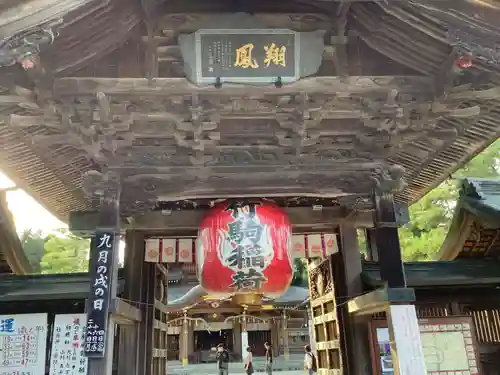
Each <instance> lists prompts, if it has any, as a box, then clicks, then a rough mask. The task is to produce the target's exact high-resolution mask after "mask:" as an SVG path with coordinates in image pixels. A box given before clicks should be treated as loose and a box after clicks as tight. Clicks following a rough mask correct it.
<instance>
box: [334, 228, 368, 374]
mask: <svg viewBox="0 0 500 375" xmlns="http://www.w3.org/2000/svg"><path fill="white" fill-rule="evenodd" d="M340 253H341V254H342V262H341V265H342V268H343V269H342V270H341V272H340V273H341V274H342V277H341V280H339V278H338V277H336V281H337V285H338V286H337V287H338V288H340V294H343V295H345V296H346V297H349V298H354V297H357V296H359V295H361V294H362V293H363V283H362V280H361V273H362V271H363V269H362V261H361V253H360V249H359V242H358V233H357V230H356V228H355V227H354V226H352V225H342V226H340ZM339 271H340V270H339ZM339 318H340V319H339V320H340V322H341V325H340V326H341V329H342V331H343V337H344V342H345V345H346V349H347V350H345V351H344V352H343V355H344V358H345V363H346V364H347V365H348V373H349V374H360V375H361V374H370V373H371V361H370V352H369V348H368V345H366V342H367V340H368V327H367V325H366V324H365V323H361V322H358V323H356V322H355V320H354V317H352V316H349V314H348V311H347V308H346V306H345V305H343V306H342V307H341V309H340V311H339Z"/></svg>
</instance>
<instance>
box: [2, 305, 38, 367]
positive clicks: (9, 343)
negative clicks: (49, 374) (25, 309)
mask: <svg viewBox="0 0 500 375" xmlns="http://www.w3.org/2000/svg"><path fill="white" fill-rule="evenodd" d="M46 348H47V314H23V315H0V374H8V375H11V374H16V375H17V374H26V375H39V374H45V353H46Z"/></svg>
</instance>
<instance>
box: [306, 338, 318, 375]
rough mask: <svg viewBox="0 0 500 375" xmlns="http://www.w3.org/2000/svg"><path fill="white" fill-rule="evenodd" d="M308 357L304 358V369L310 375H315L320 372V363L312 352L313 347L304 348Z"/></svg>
mask: <svg viewBox="0 0 500 375" xmlns="http://www.w3.org/2000/svg"><path fill="white" fill-rule="evenodd" d="M304 350H305V352H306V355H305V357H304V369H305V370H306V371H307V374H308V375H313V374H315V373H316V372H317V371H318V363H317V361H316V356H315V355H314V353H313V352H312V351H311V346H309V345H306V346H305V347H304Z"/></svg>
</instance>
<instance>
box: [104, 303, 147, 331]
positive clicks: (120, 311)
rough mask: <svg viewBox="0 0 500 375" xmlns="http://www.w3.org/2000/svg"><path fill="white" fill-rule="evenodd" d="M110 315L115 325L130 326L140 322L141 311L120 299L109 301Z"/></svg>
mask: <svg viewBox="0 0 500 375" xmlns="http://www.w3.org/2000/svg"><path fill="white" fill-rule="evenodd" d="M110 313H111V314H112V316H113V318H114V319H115V322H116V323H117V324H122V325H130V324H134V323H136V322H140V321H141V320H142V313H141V310H139V309H138V308H137V307H135V306H132V305H131V304H129V303H128V302H125V301H124V300H122V299H121V298H113V299H112V300H111V305H110Z"/></svg>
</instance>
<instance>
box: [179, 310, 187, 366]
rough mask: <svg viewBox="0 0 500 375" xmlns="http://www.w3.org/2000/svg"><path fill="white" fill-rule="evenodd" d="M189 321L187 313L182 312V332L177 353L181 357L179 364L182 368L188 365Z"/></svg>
mask: <svg viewBox="0 0 500 375" xmlns="http://www.w3.org/2000/svg"><path fill="white" fill-rule="evenodd" d="M188 335H189V320H188V318H187V313H186V312H184V320H183V322H182V330H181V334H180V336H179V352H180V357H181V363H182V365H183V366H186V365H187V364H189V360H188V346H189V337H188Z"/></svg>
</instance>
